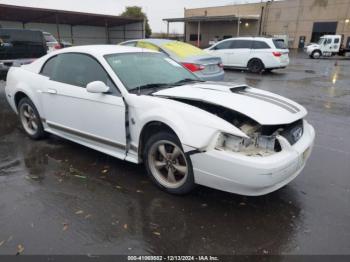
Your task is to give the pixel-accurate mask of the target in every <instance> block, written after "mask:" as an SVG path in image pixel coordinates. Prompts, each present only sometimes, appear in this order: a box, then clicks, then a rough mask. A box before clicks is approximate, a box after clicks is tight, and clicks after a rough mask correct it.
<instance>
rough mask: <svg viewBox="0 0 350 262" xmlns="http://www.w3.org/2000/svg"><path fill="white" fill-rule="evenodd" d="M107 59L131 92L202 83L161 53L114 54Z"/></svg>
mask: <svg viewBox="0 0 350 262" xmlns="http://www.w3.org/2000/svg"><path fill="white" fill-rule="evenodd" d="M105 58H106V60H107V62H108V64H109V65H110V66H111V67H112V69H113V71H114V72H115V73H116V75H117V76H118V77H119V79H120V80H121V81H122V82H123V84H124V86H125V87H126V88H127V89H128V90H129V91H130V92H133V91H140V90H141V89H148V88H151V89H152V88H170V87H173V86H174V85H180V84H185V83H187V82H195V81H200V80H199V79H198V78H197V77H196V76H195V75H194V74H192V73H191V72H189V71H188V70H187V69H185V68H184V67H182V66H181V65H180V64H178V63H177V62H175V61H174V60H172V59H170V58H169V57H168V56H166V55H164V54H160V53H148V52H145V53H124V54H112V55H107V56H105Z"/></svg>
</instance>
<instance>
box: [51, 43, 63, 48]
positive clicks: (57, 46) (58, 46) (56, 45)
mask: <svg viewBox="0 0 350 262" xmlns="http://www.w3.org/2000/svg"><path fill="white" fill-rule="evenodd" d="M53 48H54V49H61V48H62V46H61V45H60V44H55V45H54V46H53Z"/></svg>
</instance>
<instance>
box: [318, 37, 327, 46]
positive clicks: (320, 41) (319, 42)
mask: <svg viewBox="0 0 350 262" xmlns="http://www.w3.org/2000/svg"><path fill="white" fill-rule="evenodd" d="M324 40H325V38H321V39H320V40H318V42H317V44H318V45H322V44H323V42H324Z"/></svg>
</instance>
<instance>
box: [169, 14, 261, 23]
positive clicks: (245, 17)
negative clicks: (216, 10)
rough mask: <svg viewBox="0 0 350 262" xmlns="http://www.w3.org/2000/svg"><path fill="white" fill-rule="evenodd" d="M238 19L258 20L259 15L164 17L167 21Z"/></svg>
mask: <svg viewBox="0 0 350 262" xmlns="http://www.w3.org/2000/svg"><path fill="white" fill-rule="evenodd" d="M238 19H241V20H242V19H244V20H259V19H260V16H259V15H244V16H237V15H225V16H189V17H181V18H165V19H163V20H164V21H167V22H215V21H237V20H238Z"/></svg>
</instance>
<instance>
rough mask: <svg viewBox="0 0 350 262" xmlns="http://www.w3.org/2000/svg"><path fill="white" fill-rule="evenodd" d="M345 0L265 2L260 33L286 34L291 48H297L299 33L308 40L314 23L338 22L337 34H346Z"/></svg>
mask: <svg viewBox="0 0 350 262" xmlns="http://www.w3.org/2000/svg"><path fill="white" fill-rule="evenodd" d="M346 19H350V1H349V0H288V1H282V2H273V3H270V4H267V12H266V14H265V17H264V23H263V25H264V27H263V32H265V33H266V34H269V35H275V34H287V35H288V36H289V39H290V43H291V47H293V48H297V47H298V44H299V38H300V36H305V37H306V43H308V42H310V41H311V36H312V30H313V25H314V22H338V26H337V31H336V33H337V34H340V35H341V34H344V39H345V41H346V39H347V38H348V37H349V36H350V23H347V24H346V23H345V20H346Z"/></svg>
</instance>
